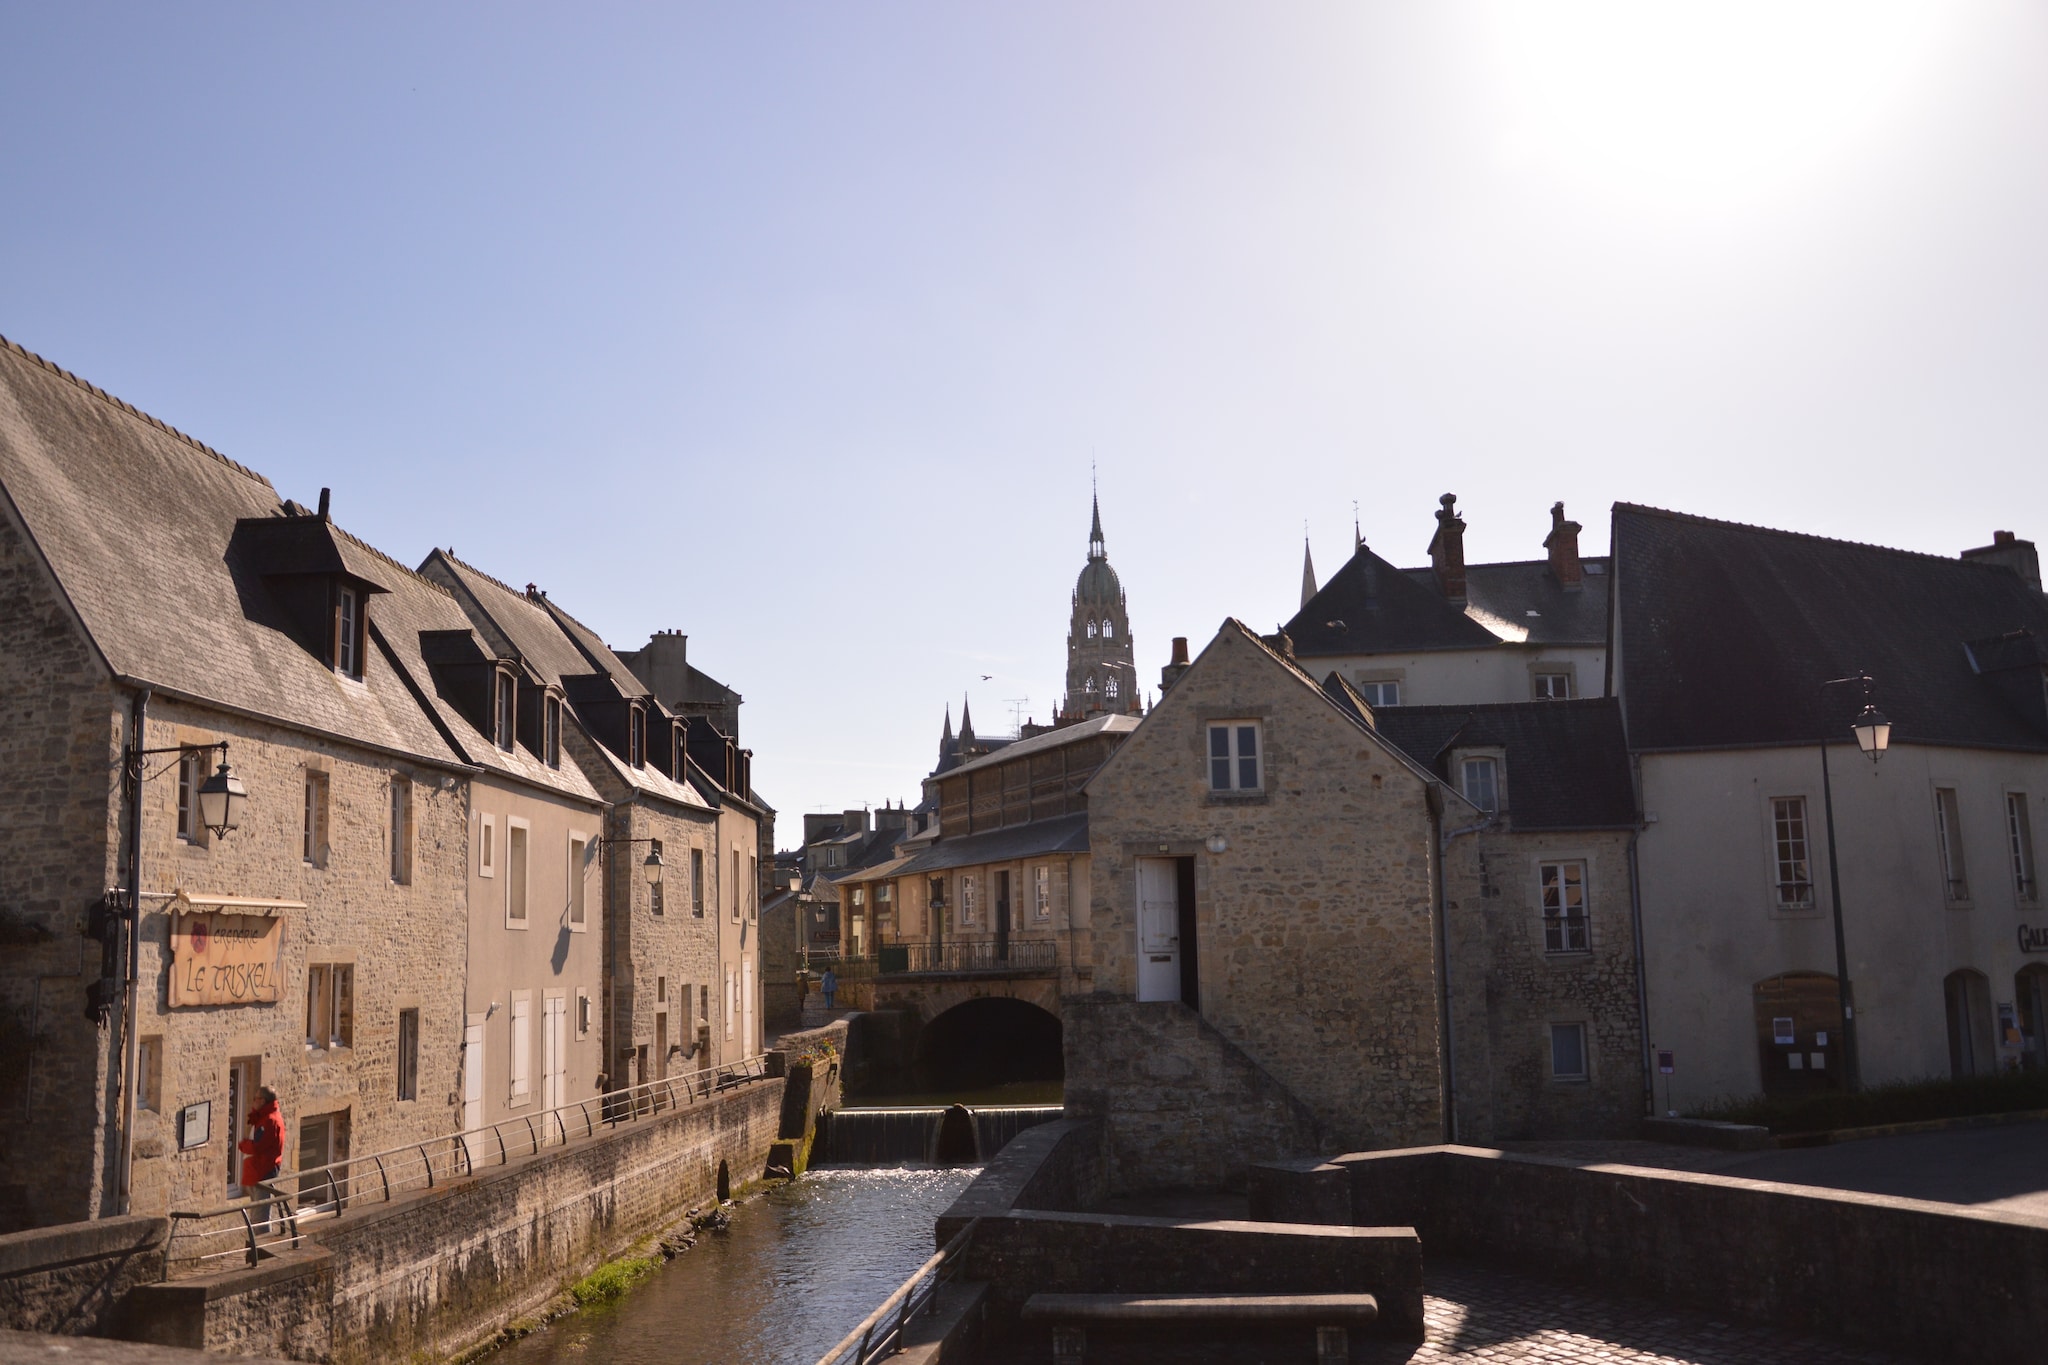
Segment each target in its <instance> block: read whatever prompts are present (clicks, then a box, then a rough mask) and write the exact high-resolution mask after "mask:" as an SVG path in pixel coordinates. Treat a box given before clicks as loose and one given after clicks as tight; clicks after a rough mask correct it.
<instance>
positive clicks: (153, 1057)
mask: <svg viewBox="0 0 2048 1365" xmlns="http://www.w3.org/2000/svg"><path fill="white" fill-rule="evenodd" d="M135 1105H136V1107H137V1108H138V1109H147V1110H149V1111H150V1112H151V1113H152V1114H160V1113H162V1112H163V1107H164V1036H163V1035H162V1034H161V1033H152V1034H150V1035H148V1036H147V1037H145V1038H144V1039H143V1040H142V1044H141V1046H140V1048H139V1049H138V1050H137V1051H136V1054H135Z"/></svg>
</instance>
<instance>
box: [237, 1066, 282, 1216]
mask: <svg viewBox="0 0 2048 1365" xmlns="http://www.w3.org/2000/svg"><path fill="white" fill-rule="evenodd" d="M249 1128H250V1130H251V1131H250V1133H249V1136H248V1137H246V1138H243V1139H242V1142H241V1150H242V1153H243V1155H242V1188H243V1189H244V1190H246V1191H247V1192H248V1193H249V1194H250V1196H251V1197H252V1198H259V1199H267V1198H269V1197H270V1196H271V1195H272V1194H273V1193H274V1191H272V1190H271V1189H269V1188H268V1183H267V1182H269V1181H270V1180H272V1179H275V1178H276V1176H277V1173H278V1172H279V1171H280V1170H282V1169H284V1119H283V1118H282V1117H281V1116H280V1115H279V1114H278V1112H277V1092H276V1091H275V1090H272V1089H271V1088H270V1087H269V1086H267V1085H265V1086H260V1087H258V1088H257V1091H256V1107H255V1108H254V1109H251V1110H250V1111H249ZM270 1209H271V1206H270V1205H268V1204H265V1205H264V1206H263V1215H262V1224H263V1226H264V1227H265V1228H268V1227H269V1226H270Z"/></svg>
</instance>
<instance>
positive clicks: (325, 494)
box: [320, 488, 2012, 540]
mask: <svg viewBox="0 0 2048 1365" xmlns="http://www.w3.org/2000/svg"><path fill="white" fill-rule="evenodd" d="M332 498H333V492H332V490H330V489H326V488H323V489H321V490H320V520H322V521H326V520H327V519H328V517H327V507H328V504H329V502H330V501H331V500H332ZM2006 539H2007V540H2011V539H2012V537H2011V536H2007V537H2006Z"/></svg>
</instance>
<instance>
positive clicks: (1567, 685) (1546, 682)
mask: <svg viewBox="0 0 2048 1365" xmlns="http://www.w3.org/2000/svg"><path fill="white" fill-rule="evenodd" d="M1535 679H1536V700H1538V701H1563V700H1564V699H1565V698H1567V697H1569V696H1571V694H1572V675H1571V674H1569V673H1538V674H1536V675H1535Z"/></svg>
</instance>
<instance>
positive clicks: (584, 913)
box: [569, 834, 590, 929]
mask: <svg viewBox="0 0 2048 1365" xmlns="http://www.w3.org/2000/svg"><path fill="white" fill-rule="evenodd" d="M589 864H590V841H589V840H588V839H586V838H584V837H583V836H582V835H580V834H572V835H570V836H569V927H570V928H571V929H581V928H583V927H584V926H585V925H587V924H588V923H589V914H590V910H589V903H588V902H587V901H586V900H585V899H584V896H585V895H586V894H587V884H588V882H589V878H590V871H589Z"/></svg>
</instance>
